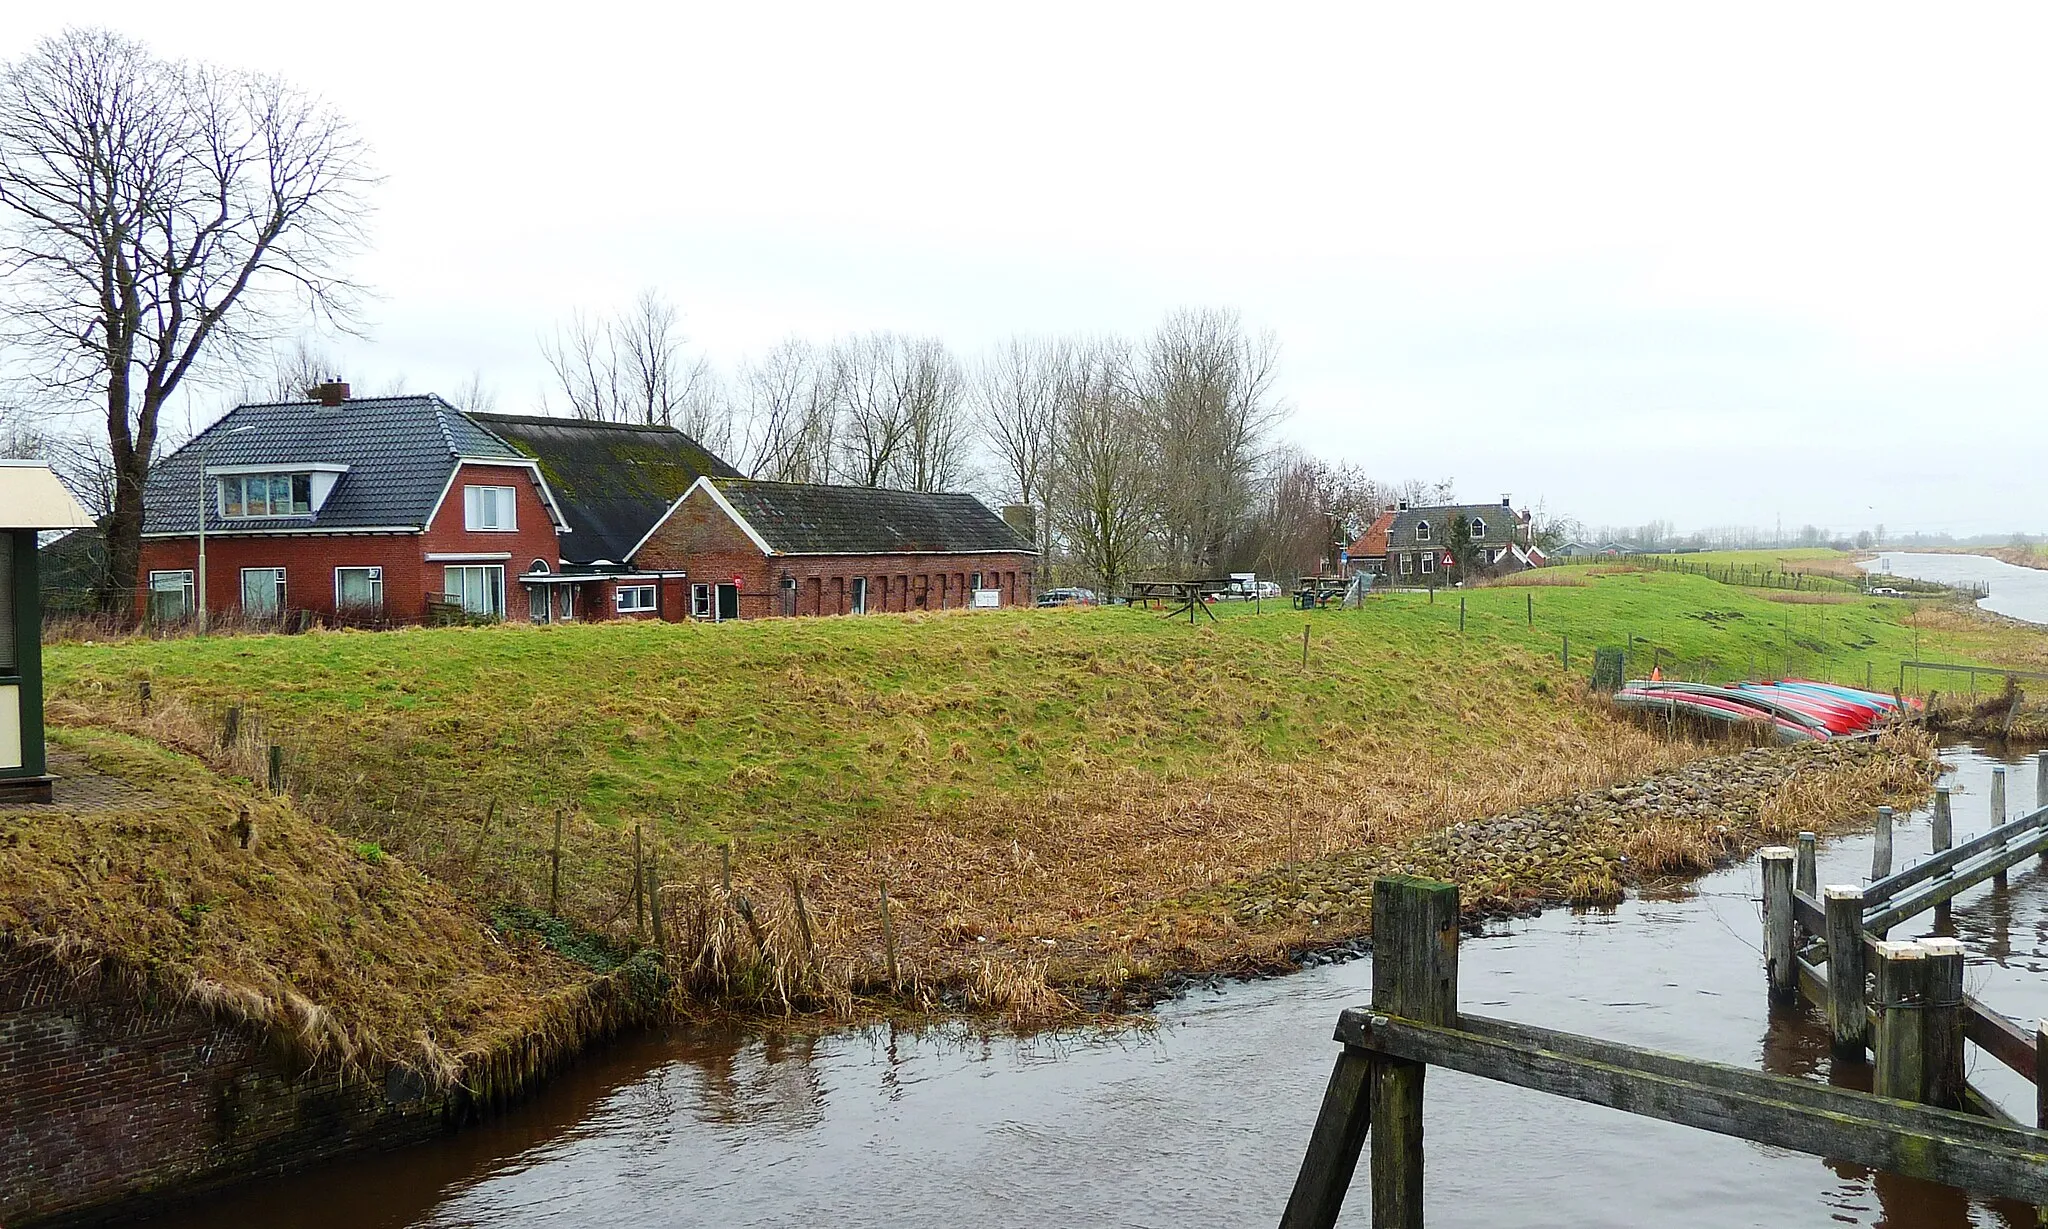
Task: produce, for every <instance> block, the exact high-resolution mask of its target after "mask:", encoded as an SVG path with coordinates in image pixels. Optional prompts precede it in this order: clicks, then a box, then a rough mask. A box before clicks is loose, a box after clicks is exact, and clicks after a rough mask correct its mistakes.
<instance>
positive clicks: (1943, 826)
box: [1931, 785, 1956, 853]
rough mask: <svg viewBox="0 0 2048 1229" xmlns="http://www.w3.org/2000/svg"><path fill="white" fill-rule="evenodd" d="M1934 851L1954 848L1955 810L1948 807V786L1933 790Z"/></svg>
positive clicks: (1939, 851) (1940, 851)
mask: <svg viewBox="0 0 2048 1229" xmlns="http://www.w3.org/2000/svg"><path fill="white" fill-rule="evenodd" d="M1931 826H1932V828H1933V829H1934V852H1936V853H1942V852H1945V851H1947V850H1949V849H1951V848H1954V846H1955V843H1956V824H1955V812H1954V811H1953V810H1951V809H1950V803H1949V796H1948V786H1946V785H1943V786H1938V787H1937V788H1936V789H1935V791H1934V820H1933V823H1932V825H1931Z"/></svg>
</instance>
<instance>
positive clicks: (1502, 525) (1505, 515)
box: [1386, 504, 1522, 551]
mask: <svg viewBox="0 0 2048 1229" xmlns="http://www.w3.org/2000/svg"><path fill="white" fill-rule="evenodd" d="M1453 515H1457V516H1462V517H1464V518H1465V519H1466V520H1467V521H1468V522H1469V521H1471V520H1472V519H1473V518H1475V517H1476V518H1478V519H1479V520H1480V521H1481V522H1483V523H1484V524H1485V526H1486V532H1485V533H1483V534H1474V535H1473V536H1472V544H1473V545H1474V546H1507V545H1509V544H1511V543H1513V542H1514V540H1515V531H1516V530H1517V529H1519V528H1521V524H1522V522H1521V519H1520V517H1519V515H1518V514H1517V513H1516V512H1515V511H1514V509H1512V508H1506V507H1503V506H1501V505H1500V504H1445V505H1442V506H1440V507H1435V508H1404V509H1402V510H1401V511H1399V512H1396V513H1395V514H1394V523H1393V524H1392V525H1390V526H1389V527H1388V529H1387V545H1386V549H1387V550H1389V551H1412V550H1419V549H1425V548H1428V547H1431V546H1434V547H1438V548H1441V547H1442V546H1443V544H1444V543H1445V542H1448V541H1449V540H1450V539H1449V537H1447V536H1446V535H1447V534H1448V533H1449V532H1450V530H1449V526H1450V520H1451V517H1452V516H1453ZM1423 521H1428V522H1429V540H1428V541H1427V542H1422V541H1418V540H1417V539H1416V537H1415V527H1416V526H1417V525H1419V524H1421V523H1422V522H1423Z"/></svg>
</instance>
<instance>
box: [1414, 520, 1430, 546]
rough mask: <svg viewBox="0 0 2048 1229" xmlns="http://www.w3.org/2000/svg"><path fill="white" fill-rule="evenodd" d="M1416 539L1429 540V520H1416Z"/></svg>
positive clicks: (1418, 540) (1420, 540) (1419, 540)
mask: <svg viewBox="0 0 2048 1229" xmlns="http://www.w3.org/2000/svg"><path fill="white" fill-rule="evenodd" d="M1415 540H1416V541H1417V542H1427V541H1429V522H1428V521H1417V522H1415Z"/></svg>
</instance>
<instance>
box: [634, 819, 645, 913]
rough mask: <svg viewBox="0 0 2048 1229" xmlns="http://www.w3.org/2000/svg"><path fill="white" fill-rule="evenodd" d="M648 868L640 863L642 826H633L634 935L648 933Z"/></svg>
mask: <svg viewBox="0 0 2048 1229" xmlns="http://www.w3.org/2000/svg"><path fill="white" fill-rule="evenodd" d="M646 877H647V867H646V865H645V864H643V863H642V862H641V861H640V825H639V824H634V825H633V934H634V935H635V936H641V935H645V934H646V933H647V897H646V895H645V890H646V884H645V883H644V882H643V881H644V880H645V879H646Z"/></svg>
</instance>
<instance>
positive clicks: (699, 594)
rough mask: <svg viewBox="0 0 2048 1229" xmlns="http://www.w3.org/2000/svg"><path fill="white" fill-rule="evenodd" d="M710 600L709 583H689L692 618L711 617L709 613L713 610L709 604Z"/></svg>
mask: <svg viewBox="0 0 2048 1229" xmlns="http://www.w3.org/2000/svg"><path fill="white" fill-rule="evenodd" d="M711 602H712V593H711V586H710V585H691V586H690V617H691V618H693V619H708V618H710V617H711V615H712V610H713V607H712V605H711Z"/></svg>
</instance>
